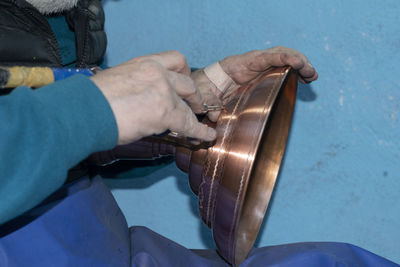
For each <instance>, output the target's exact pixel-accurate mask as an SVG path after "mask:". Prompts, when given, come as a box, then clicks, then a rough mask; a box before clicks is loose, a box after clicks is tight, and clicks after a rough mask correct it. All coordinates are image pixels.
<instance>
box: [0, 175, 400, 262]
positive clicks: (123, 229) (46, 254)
mask: <svg viewBox="0 0 400 267" xmlns="http://www.w3.org/2000/svg"><path fill="white" fill-rule="evenodd" d="M57 194H59V195H58V196H57ZM50 199H53V200H54V201H53V202H51V201H50V202H49V200H48V201H47V202H45V203H43V204H42V205H41V206H39V207H37V208H35V209H33V210H31V211H30V212H29V213H31V216H32V217H35V219H34V220H33V221H31V222H30V223H28V224H26V225H24V226H23V227H21V228H19V229H17V230H15V231H14V232H12V233H9V234H7V235H5V236H3V237H2V238H0V266H85V267H86V266H96V267H97V266H99V267H101V266H132V267H133V266H135V267H153V266H162V267H166V266H212V267H214V266H229V265H228V264H227V263H226V262H225V261H224V260H223V259H221V258H220V257H219V255H218V254H217V253H216V252H215V251H211V250H189V249H186V248H184V247H182V246H180V245H179V244H177V243H175V242H173V241H171V240H169V239H167V238H165V237H163V236H161V235H159V234H157V233H155V232H153V231H151V230H150V229H148V228H146V227H139V226H137V227H132V228H130V229H129V228H128V226H127V224H126V220H125V218H124V216H123V214H122V213H121V210H120V209H119V207H118V205H117V203H116V202H115V199H114V198H113V196H112V194H111V192H110V191H109V189H108V188H107V187H106V186H105V184H104V183H103V181H102V179H101V178H100V177H95V178H93V179H89V178H84V179H81V180H80V181H78V182H76V183H74V184H70V185H66V186H64V188H62V189H61V190H59V191H57V192H56V193H55V195H53V196H52V197H51V198H50ZM40 212H42V213H43V214H39V213H40ZM25 216H29V214H25ZM18 219H20V218H17V219H16V220H14V221H13V222H14V223H18V222H17V221H18ZM1 229H2V230H4V228H1ZM2 230H0V231H2ZM0 234H2V233H1V232H0ZM241 266H242V267H252V266H288V267H292V266H293V267H294V266H296V267H298V266H300V267H301V266H399V265H397V264H395V263H393V262H390V261H388V260H386V259H384V258H382V257H379V256H377V255H375V254H373V253H370V252H368V251H366V250H364V249H361V248H359V247H356V246H353V245H350V244H344V243H329V242H327V243H318V242H312V243H311V242H310V243H296V244H288V245H280V246H270V247H263V248H255V249H253V250H252V252H251V253H250V256H249V258H248V259H247V260H246V261H245V262H244V263H243V264H242V265H241Z"/></svg>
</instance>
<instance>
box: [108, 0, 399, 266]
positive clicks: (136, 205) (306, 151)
mask: <svg viewBox="0 0 400 267" xmlns="http://www.w3.org/2000/svg"><path fill="white" fill-rule="evenodd" d="M105 9H106V14H107V25H106V28H107V32H108V36H109V49H108V53H107V63H108V64H110V65H115V64H118V63H120V62H123V61H124V60H127V59H129V58H132V57H135V56H140V55H144V54H150V53H155V52H159V51H164V50H169V49H176V50H179V51H181V52H182V53H184V54H185V55H186V57H187V59H188V61H189V63H190V65H191V66H197V67H199V66H205V65H207V64H210V63H212V62H214V61H216V60H219V59H222V58H223V57H225V56H228V55H230V54H236V53H241V52H245V51H248V50H252V49H263V48H268V47H272V46H275V45H283V46H288V47H292V48H296V49H298V50H300V51H302V52H303V53H304V54H306V55H307V56H308V57H309V59H310V61H311V62H312V63H313V65H315V67H316V68H317V69H318V71H319V74H320V78H319V80H318V81H317V82H316V83H314V84H312V85H311V86H301V87H300V91H299V95H298V101H297V107H296V113H295V118H294V123H293V127H292V132H291V138H290V142H289V146H288V149H287V153H286V158H285V162H284V165H283V166H282V171H281V174H280V177H279V183H278V186H277V188H276V191H275V195H274V200H273V202H272V206H271V209H270V210H269V215H268V218H267V221H266V222H265V224H264V225H263V229H262V231H261V235H260V238H259V240H258V241H257V244H258V245H259V246H261V245H270V244H281V243H288V242H298V241H342V242H350V243H353V244H356V245H359V246H361V247H364V248H366V249H368V250H371V251H373V252H375V253H377V254H380V255H382V256H384V257H387V258H389V259H391V260H394V261H396V262H400V141H399V140H400V67H399V62H400V2H399V1H398V0H386V1H374V0H364V1H361V0H359V1H345V0H338V1H318V0H308V1H285V0H283V1H265V0H254V1H239V0H230V1H215V0H214V1H212V0H197V1H195V0H163V1H157V0H146V1H138V0H121V1H107V2H106V4H105ZM125 176H130V177H133V178H132V179H122V178H121V179H116V180H113V181H108V184H109V185H110V187H112V188H113V193H114V195H115V197H116V198H117V200H118V202H119V204H120V205H121V208H122V210H123V211H124V213H125V214H126V217H127V220H128V223H129V224H131V225H146V226H148V227H149V228H152V229H154V230H155V231H157V232H159V233H161V234H163V235H165V236H167V237H169V238H171V239H173V240H175V241H177V242H179V243H181V244H183V245H185V246H188V247H192V248H202V247H212V246H213V245H212V241H211V234H210V232H209V231H208V229H207V228H206V227H205V226H203V225H202V224H201V222H200V221H199V219H198V215H197V207H196V199H195V197H194V195H193V194H192V193H191V192H190V190H189V187H188V184H187V179H186V176H185V175H184V174H183V173H181V172H180V171H179V170H178V169H177V168H176V167H175V165H174V164H173V163H171V164H164V165H161V166H157V167H145V168H137V169H135V170H133V171H131V172H130V173H129V175H125Z"/></svg>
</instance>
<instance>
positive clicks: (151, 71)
mask: <svg viewBox="0 0 400 267" xmlns="http://www.w3.org/2000/svg"><path fill="white" fill-rule="evenodd" d="M140 70H141V71H142V72H143V73H144V75H146V76H147V77H149V78H152V79H157V78H161V77H164V76H165V74H164V71H163V70H162V68H161V66H160V64H158V63H157V62H156V61H154V60H151V59H146V60H143V61H142V62H140Z"/></svg>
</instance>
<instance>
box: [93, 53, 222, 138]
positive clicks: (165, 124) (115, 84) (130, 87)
mask: <svg viewBox="0 0 400 267" xmlns="http://www.w3.org/2000/svg"><path fill="white" fill-rule="evenodd" d="M189 74H190V69H189V67H188V65H187V62H186V59H185V57H184V56H183V55H182V54H180V53H178V52H174V51H169V52H164V53H161V54H156V55H150V56H144V57H139V58H134V59H132V60H130V61H128V62H125V63H123V64H121V65H118V66H116V67H112V68H110V69H107V70H104V71H102V72H100V73H98V74H96V75H94V76H92V77H91V79H92V80H93V82H94V83H95V84H96V85H97V86H98V87H99V88H100V90H101V91H102V92H103V94H104V96H105V97H106V99H107V100H108V102H109V103H110V106H111V109H112V111H113V112H114V116H115V118H116V122H117V125H118V144H119V145H122V144H128V143H131V142H133V141H136V140H138V139H140V138H142V137H145V136H150V135H153V134H160V133H163V132H164V131H166V130H171V131H175V132H178V133H181V134H183V135H185V136H189V137H193V138H199V139H202V140H207V141H211V140H214V139H215V137H216V132H215V130H214V129H212V128H209V127H208V126H206V125H205V124H202V123H199V122H198V120H197V118H196V116H195V115H194V113H193V112H192V110H191V108H192V109H193V111H195V112H200V111H201V110H202V109H203V106H202V105H203V98H202V95H201V94H200V93H199V91H198V89H197V88H196V87H195V85H194V83H193V80H192V79H191V78H190V77H189ZM183 99H184V100H185V101H187V103H188V104H189V105H190V107H189V105H188V104H187V103H186V102H185V101H184V100H183Z"/></svg>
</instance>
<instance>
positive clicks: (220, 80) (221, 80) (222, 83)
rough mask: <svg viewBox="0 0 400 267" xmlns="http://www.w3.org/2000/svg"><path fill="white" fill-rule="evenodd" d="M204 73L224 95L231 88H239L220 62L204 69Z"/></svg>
mask: <svg viewBox="0 0 400 267" xmlns="http://www.w3.org/2000/svg"><path fill="white" fill-rule="evenodd" d="M204 73H205V74H206V76H207V78H208V79H209V80H210V81H211V82H212V83H213V84H214V85H215V86H216V87H217V88H218V90H220V91H221V92H222V93H224V92H225V91H226V90H227V89H228V88H230V87H231V86H232V87H234V86H237V84H236V83H235V81H234V80H232V78H231V77H230V76H229V75H228V74H226V72H225V71H224V70H223V69H222V67H221V65H220V64H219V62H217V63H214V64H212V65H210V66H208V67H206V68H204Z"/></svg>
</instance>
